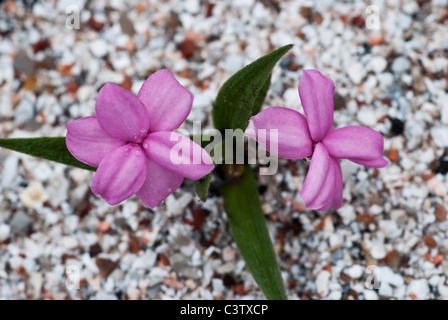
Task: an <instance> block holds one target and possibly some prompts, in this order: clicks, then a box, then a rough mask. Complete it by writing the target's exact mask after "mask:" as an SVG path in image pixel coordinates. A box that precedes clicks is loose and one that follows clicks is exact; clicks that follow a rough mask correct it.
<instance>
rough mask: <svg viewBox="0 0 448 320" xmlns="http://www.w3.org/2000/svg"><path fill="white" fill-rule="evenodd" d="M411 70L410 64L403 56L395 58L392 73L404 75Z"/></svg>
mask: <svg viewBox="0 0 448 320" xmlns="http://www.w3.org/2000/svg"><path fill="white" fill-rule="evenodd" d="M410 68H411V63H410V62H409V60H408V59H406V58H405V57H403V56H400V57H397V58H396V59H395V60H394V62H393V63H392V71H393V72H395V73H399V74H400V73H404V72H406V71H408V70H409V69H410Z"/></svg>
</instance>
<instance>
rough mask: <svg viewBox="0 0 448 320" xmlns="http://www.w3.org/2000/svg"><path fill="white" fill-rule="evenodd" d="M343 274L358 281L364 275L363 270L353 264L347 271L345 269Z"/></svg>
mask: <svg viewBox="0 0 448 320" xmlns="http://www.w3.org/2000/svg"><path fill="white" fill-rule="evenodd" d="M344 272H345V273H346V274H347V275H349V276H350V277H351V278H352V279H359V278H361V276H362V275H363V274H364V268H363V267H362V266H360V265H359V264H355V265H353V266H351V267H350V268H348V269H345V270H344Z"/></svg>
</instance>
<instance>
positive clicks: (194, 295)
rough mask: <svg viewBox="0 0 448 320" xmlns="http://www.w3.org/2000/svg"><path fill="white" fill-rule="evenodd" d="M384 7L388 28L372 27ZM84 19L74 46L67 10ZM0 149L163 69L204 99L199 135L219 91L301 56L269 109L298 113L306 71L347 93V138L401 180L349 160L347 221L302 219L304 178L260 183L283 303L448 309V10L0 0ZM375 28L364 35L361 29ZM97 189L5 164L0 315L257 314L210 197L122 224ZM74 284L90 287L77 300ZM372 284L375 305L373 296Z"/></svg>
mask: <svg viewBox="0 0 448 320" xmlns="http://www.w3.org/2000/svg"><path fill="white" fill-rule="evenodd" d="M371 4H373V5H376V6H377V7H378V9H379V14H380V21H381V25H380V29H378V30H369V29H368V28H367V27H366V19H367V20H368V19H369V18H368V16H367V15H366V7H367V6H368V5H371ZM70 5H75V6H76V7H77V8H79V13H80V25H79V27H80V28H79V29H68V28H66V19H67V17H68V16H69V13H70V12H71V11H68V12H69V13H66V8H67V7H69V6H70ZM0 6H1V10H0V119H1V121H0V137H2V138H5V137H9V138H13V137H42V136H63V135H65V132H66V128H65V125H66V123H67V122H68V121H69V120H71V119H76V118H79V117H85V116H90V115H93V114H94V104H95V98H96V94H97V92H98V89H99V88H100V87H101V86H102V85H103V84H104V83H105V82H107V81H111V82H115V83H118V84H120V85H121V86H122V87H124V88H126V89H129V90H131V91H133V92H135V93H136V92H137V91H138V90H139V88H140V86H141V85H142V82H143V81H144V80H145V79H146V78H147V77H148V76H149V75H150V74H151V73H152V72H154V71H156V70H158V69H161V68H168V69H170V70H171V71H172V72H173V73H174V74H175V76H176V78H177V79H179V81H180V82H181V83H182V84H183V85H184V86H185V87H186V88H188V89H189V90H190V91H191V92H192V93H193V94H194V96H195V100H194V105H193V112H192V113H191V115H190V116H189V118H188V121H187V123H186V125H185V127H186V128H189V126H191V121H193V120H200V121H202V122H203V128H207V127H210V126H211V119H210V115H211V107H212V102H213V100H214V98H215V96H216V94H217V90H218V88H219V87H220V86H221V85H222V84H223V83H224V81H225V80H226V79H227V78H228V77H229V76H230V75H231V74H233V73H234V72H235V71H237V70H238V69H239V68H241V67H242V66H244V65H246V64H247V63H249V62H251V61H253V60H254V59H256V58H258V57H260V56H262V55H264V54H266V53H267V52H269V51H271V50H273V49H275V48H277V47H279V46H282V45H285V44H289V43H292V44H294V48H293V49H292V50H291V51H290V53H289V54H288V55H287V56H286V57H285V58H284V59H283V60H281V62H280V63H279V64H278V65H277V66H276V67H275V69H274V72H273V79H272V87H271V89H270V91H269V96H268V99H267V101H266V103H265V107H269V106H283V107H289V108H293V109H295V110H298V111H301V112H303V110H302V108H301V104H300V99H299V96H298V93H297V84H298V81H299V79H300V77H301V70H302V69H303V68H316V69H319V70H320V71H321V72H322V73H324V74H325V75H326V76H329V77H330V78H332V79H333V80H334V82H335V85H336V94H335V110H336V111H335V119H334V124H335V126H336V127H340V126H346V125H356V124H360V125H364V126H368V127H371V128H373V129H375V130H378V131H380V132H381V133H382V134H383V135H384V138H385V151H384V152H385V153H384V155H385V157H386V158H387V159H388V160H389V161H390V165H389V166H388V167H386V168H384V169H379V170H378V169H368V168H364V167H362V166H359V165H355V164H353V163H351V162H348V161H343V162H342V164H343V174H344V186H345V187H344V206H343V207H342V208H341V209H340V210H337V212H335V211H334V210H330V211H327V212H316V211H310V210H306V209H305V208H304V205H303V202H302V200H301V198H300V195H299V191H300V189H301V186H302V183H303V179H304V176H305V173H306V170H307V165H308V164H307V163H306V162H304V161H286V160H280V162H279V163H280V168H279V172H278V174H276V175H275V176H263V177H262V176H260V177H258V183H259V189H260V192H261V195H262V197H261V201H262V205H263V209H264V212H265V214H266V221H267V223H268V228H269V231H270V233H271V236H272V239H273V241H274V245H275V249H276V251H277V255H278V259H279V263H280V267H281V272H282V275H283V277H284V280H285V284H286V288H287V294H288V297H289V298H290V299H447V298H448V282H447V276H448V260H447V259H448V256H447V255H448V237H447V236H448V233H447V232H448V222H447V221H446V220H447V219H446V218H447V217H446V216H447V212H446V202H447V200H448V196H447V190H448V180H447V177H446V173H447V172H448V93H447V89H448V73H447V71H448V28H447V21H448V2H447V1H446V0H435V1H426V0H418V1H397V0H395V1H387V2H386V1H371V2H370V1H341V2H336V1H332V0H320V1H316V2H315V3H314V2H311V1H282V0H261V1H255V0H239V1H230V0H228V1H206V0H204V1H199V0H187V1H179V0H173V1H155V0H144V1H141V0H139V1H136V0H135V1H134V0H130V1H119V0H110V1H102V0H97V1H88V2H87V1H83V0H79V1H70V0H62V1H32V0H30V1H16V2H14V1H2V2H1V4H0ZM367 22H369V21H367ZM92 176H93V174H92V173H91V172H86V171H83V170H80V169H75V168H70V167H67V166H64V165H60V164H55V163H52V162H48V161H44V160H40V159H36V158H32V157H28V156H26V155H22V154H19V153H15V152H10V151H8V150H5V149H0V298H1V299H264V296H263V294H262V293H261V292H260V290H259V289H258V288H257V286H256V284H255V282H254V280H253V278H252V277H251V275H250V273H249V272H248V270H247V267H246V266H245V263H244V261H243V260H242V258H241V255H240V254H239V252H238V250H237V248H236V246H235V244H234V242H233V240H232V236H231V233H230V230H229V227H228V224H227V218H226V214H225V211H224V210H223V204H222V199H221V198H220V195H219V193H218V188H217V186H216V184H217V182H216V181H214V182H213V183H212V190H211V191H212V196H211V197H210V198H209V199H208V200H207V202H205V203H202V202H200V201H199V199H198V198H197V197H196V196H195V195H194V193H193V187H192V183H191V181H186V182H185V183H184V185H183V187H182V188H181V189H179V190H178V191H176V192H175V194H174V195H172V196H170V197H169V198H168V199H167V200H166V201H165V202H164V204H162V205H160V206H159V207H157V208H156V209H155V210H148V209H147V208H145V207H144V206H143V205H142V204H141V203H140V202H139V201H138V199H137V198H135V197H133V198H131V199H129V200H127V201H125V202H123V203H122V204H120V205H118V206H114V207H111V206H109V205H107V203H106V202H105V201H103V200H102V199H101V198H99V197H97V196H95V195H93V194H92V193H91V192H90V183H91V180H92ZM67 268H69V269H70V268H77V270H79V278H80V288H79V289H73V288H67V287H66V270H67ZM369 275H370V276H371V277H370V278H369V279H368V280H370V279H371V278H372V275H374V276H375V277H376V279H377V281H376V282H375V283H376V284H378V283H379V284H380V285H379V287H378V289H375V288H373V289H372V288H371V286H369V285H368V284H366V278H367V277H368V276H369Z"/></svg>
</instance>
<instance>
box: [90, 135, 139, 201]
mask: <svg viewBox="0 0 448 320" xmlns="http://www.w3.org/2000/svg"><path fill="white" fill-rule="evenodd" d="M146 172H147V168H146V155H145V153H144V152H143V150H142V148H141V147H140V146H139V145H134V144H127V145H124V146H122V147H119V148H118V149H115V150H114V151H112V152H111V153H110V154H109V155H107V156H106V157H105V158H104V159H103V161H101V163H100V166H99V167H98V170H97V171H96V174H95V177H94V178H93V182H92V192H93V193H94V194H97V195H100V196H101V197H102V198H103V199H104V200H106V202H107V203H109V204H110V205H115V204H118V203H120V202H122V201H124V200H126V199H127V198H129V197H130V196H132V195H133V194H135V193H136V192H137V191H138V190H140V188H141V187H142V185H143V183H144V182H145V179H146Z"/></svg>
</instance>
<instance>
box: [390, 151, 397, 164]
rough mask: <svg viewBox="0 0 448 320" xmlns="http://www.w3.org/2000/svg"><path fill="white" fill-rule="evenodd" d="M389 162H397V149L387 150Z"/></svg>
mask: <svg viewBox="0 0 448 320" xmlns="http://www.w3.org/2000/svg"><path fill="white" fill-rule="evenodd" d="M388 157H389V160H390V161H392V162H397V161H398V150H397V149H389V153H388Z"/></svg>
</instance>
